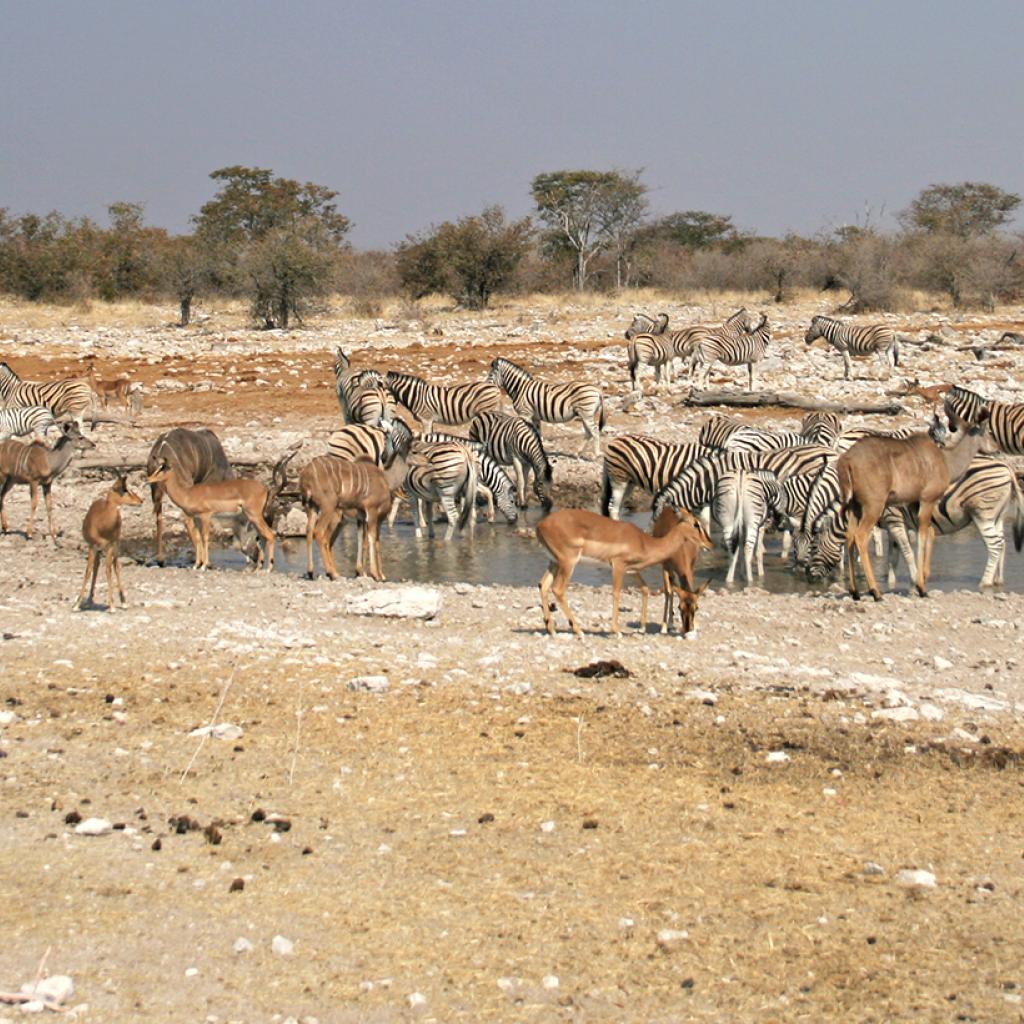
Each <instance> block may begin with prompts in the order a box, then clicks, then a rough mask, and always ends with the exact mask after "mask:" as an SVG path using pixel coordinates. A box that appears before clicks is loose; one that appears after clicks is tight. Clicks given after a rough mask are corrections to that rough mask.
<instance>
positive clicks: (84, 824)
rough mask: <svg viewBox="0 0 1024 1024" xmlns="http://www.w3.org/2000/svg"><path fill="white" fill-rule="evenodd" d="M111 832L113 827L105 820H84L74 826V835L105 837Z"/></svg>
mask: <svg viewBox="0 0 1024 1024" xmlns="http://www.w3.org/2000/svg"><path fill="white" fill-rule="evenodd" d="M113 830H114V826H113V825H112V824H111V823H110V822H109V821H107V819H106V818H86V819H85V821H80V822H79V823H78V824H77V825H76V826H75V835H79V836H105V835H107V833H108V832H112V831H113Z"/></svg>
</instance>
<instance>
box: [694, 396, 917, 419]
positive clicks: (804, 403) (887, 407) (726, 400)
mask: <svg viewBox="0 0 1024 1024" xmlns="http://www.w3.org/2000/svg"><path fill="white" fill-rule="evenodd" d="M683 405H695V406H701V407H705V406H715V405H723V406H730V407H735V408H740V409H759V408H764V407H771V406H778V407H779V408H781V409H814V410H820V411H822V412H841V413H868V414H878V415H880V416H897V415H899V414H900V413H901V412H903V411H904V409H903V406H902V405H900V403H899V402H857V401H850V402H826V401H823V400H822V399H819V398H808V397H807V396H805V395H798V394H797V393H796V392H795V391H757V392H743V391H691V392H690V395H689V397H688V398H685V399H683Z"/></svg>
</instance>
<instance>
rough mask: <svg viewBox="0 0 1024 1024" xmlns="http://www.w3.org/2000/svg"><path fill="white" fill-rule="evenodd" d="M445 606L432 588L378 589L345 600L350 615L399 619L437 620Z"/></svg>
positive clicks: (439, 595)
mask: <svg viewBox="0 0 1024 1024" xmlns="http://www.w3.org/2000/svg"><path fill="white" fill-rule="evenodd" d="M442 603H443V597H442V595H441V591H439V590H434V589H433V588H432V587H378V588H376V589H374V590H368V591H366V592H365V593H362V594H353V595H351V596H350V597H348V598H347V599H346V601H345V611H346V612H347V613H348V614H349V615H383V616H385V617H387V618H395V619H433V618H434V617H435V616H436V615H437V614H438V613H439V612H440V611H441V605H442Z"/></svg>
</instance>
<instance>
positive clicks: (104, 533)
mask: <svg viewBox="0 0 1024 1024" xmlns="http://www.w3.org/2000/svg"><path fill="white" fill-rule="evenodd" d="M141 504H142V499H141V498H140V497H139V496H138V495H137V494H134V493H132V492H131V491H130V490H128V481H127V479H126V478H125V477H124V476H123V475H118V477H117V480H116V481H115V482H114V486H113V487H111V488H110V490H109V491H107V493H106V494H104V495H102V496H101V497H99V498H97V499H96V500H95V501H94V502H93V503H92V504H91V505H90V506H89V511H88V512H86V514H85V519H84V520H83V522H82V536H83V537H84V538H85V543H86V544H88V545H89V556H88V558H87V559H86V562H85V577H84V578H83V580H82V589H81V591H80V592H79V594H78V600H77V601H75V608H76V609H80V608H81V607H82V602H83V601H84V600H85V588H86V587H87V586H88V587H89V604H92V603H93V595H94V594H95V593H96V578H97V576H98V575H99V571H100V557H101V556H102V558H103V562H104V565H105V566H106V570H107V592H108V593H109V595H110V603H109V604H108V605H107V611H111V612H112V611H114V609H115V607H116V605H115V603H114V576H115V575H116V576H117V592H118V594H119V595H120V597H121V607H122V608H123V607H124V606H125V605H126V604H127V603H128V602H127V600H126V599H125V594H124V584H123V583H122V582H121V566H120V564H119V563H118V561H117V546H118V543H119V542H120V540H121V506H122V505H141ZM90 574H91V576H92V584H91V585H90V584H89V576H90Z"/></svg>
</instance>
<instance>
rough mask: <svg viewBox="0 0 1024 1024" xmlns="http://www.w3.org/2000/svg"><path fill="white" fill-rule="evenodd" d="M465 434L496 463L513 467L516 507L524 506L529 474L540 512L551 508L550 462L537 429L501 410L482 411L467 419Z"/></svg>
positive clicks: (528, 422)
mask: <svg viewBox="0 0 1024 1024" xmlns="http://www.w3.org/2000/svg"><path fill="white" fill-rule="evenodd" d="M469 436H470V438H471V440H474V441H482V442H483V443H484V445H486V447H487V453H488V454H489V455H490V456H491V458H493V459H494V460H495V461H496V462H497V463H498V464H499V465H501V466H511V467H513V468H514V470H515V475H516V491H517V500H518V503H519V507H520V508H526V505H527V502H526V484H527V481H528V480H529V478H530V474H531V473H532V474H533V493H534V494H536V495H537V500H538V501H539V502H540V505H541V508H542V509H543V510H544V512H545V513H548V512H550V511H551V505H552V501H551V475H552V474H551V462H550V461H549V460H548V456H547V452H545V451H544V444H543V442H542V441H541V439H540V431H538V430H537V428H536V427H535V426H534V425H533V424H532V423H531V422H530V421H529V420H524V419H523V418H522V417H520V416H507V415H506V414H505V413H501V412H482V413H480V414H479V415H478V416H474V417H473V419H472V420H471V421H470V424H469Z"/></svg>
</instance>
